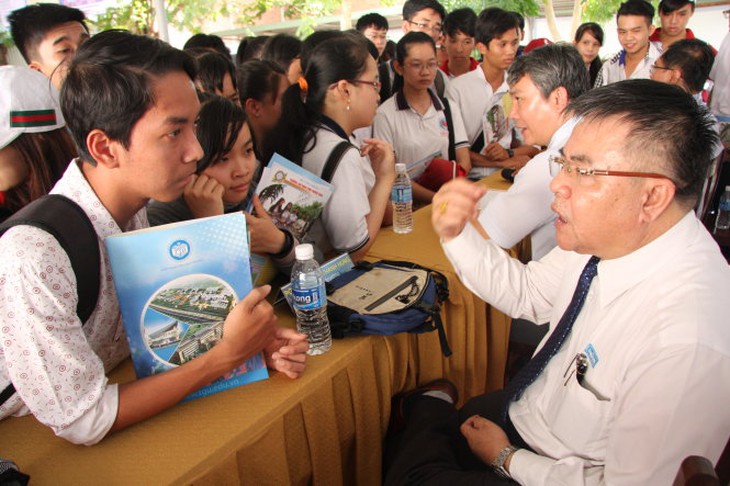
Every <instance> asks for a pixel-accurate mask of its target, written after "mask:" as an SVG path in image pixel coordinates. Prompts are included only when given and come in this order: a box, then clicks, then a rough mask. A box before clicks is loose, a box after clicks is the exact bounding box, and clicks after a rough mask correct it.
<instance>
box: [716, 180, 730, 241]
mask: <svg viewBox="0 0 730 486" xmlns="http://www.w3.org/2000/svg"><path fill="white" fill-rule="evenodd" d="M728 228H730V186H725V192H723V193H722V196H720V205H719V206H718V207H717V219H716V220H715V231H717V230H726V229H728Z"/></svg>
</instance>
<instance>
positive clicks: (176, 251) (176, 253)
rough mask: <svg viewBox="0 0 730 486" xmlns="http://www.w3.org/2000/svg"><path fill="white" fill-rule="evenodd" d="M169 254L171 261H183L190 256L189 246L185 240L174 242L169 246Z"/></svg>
mask: <svg viewBox="0 0 730 486" xmlns="http://www.w3.org/2000/svg"><path fill="white" fill-rule="evenodd" d="M169 253H170V256H171V257H172V259H173V260H178V261H179V260H185V259H186V258H187V257H188V255H190V244H189V243H188V242H187V241H185V240H176V241H174V242H173V243H172V244H171V245H170V250H169Z"/></svg>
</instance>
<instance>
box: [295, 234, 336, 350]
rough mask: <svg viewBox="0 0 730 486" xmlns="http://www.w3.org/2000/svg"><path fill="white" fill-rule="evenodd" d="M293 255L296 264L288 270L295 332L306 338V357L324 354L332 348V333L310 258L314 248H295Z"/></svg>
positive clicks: (324, 294) (319, 277)
mask: <svg viewBox="0 0 730 486" xmlns="http://www.w3.org/2000/svg"><path fill="white" fill-rule="evenodd" d="M294 254H295V256H296V262H294V266H293V267H292V271H291V288H292V298H293V300H294V312H295V314H296V316H297V331H298V332H300V333H302V334H306V335H307V340H308V341H309V351H307V354H310V355H316V354H322V353H326V352H327V351H329V349H330V348H331V347H332V334H331V332H330V323H329V320H328V319H327V291H326V290H325V286H324V276H323V275H322V270H321V269H320V268H319V264H318V263H317V260H315V259H314V248H312V245H311V244H309V243H304V244H302V245H298V246H297V247H296V248H295V249H294Z"/></svg>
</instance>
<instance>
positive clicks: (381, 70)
mask: <svg viewBox="0 0 730 486" xmlns="http://www.w3.org/2000/svg"><path fill="white" fill-rule="evenodd" d="M390 63H391V61H387V62H381V63H380V64H379V65H378V75H379V76H380V83H381V84H380V102H381V103H382V102H384V101H385V100H387V99H388V98H390V95H391V94H393V90H392V86H391V84H390V69H389V65H390Z"/></svg>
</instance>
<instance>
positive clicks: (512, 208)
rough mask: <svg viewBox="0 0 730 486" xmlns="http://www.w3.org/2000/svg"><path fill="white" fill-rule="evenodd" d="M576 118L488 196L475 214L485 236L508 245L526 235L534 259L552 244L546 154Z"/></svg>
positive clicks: (554, 150) (564, 136) (570, 129)
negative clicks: (509, 184) (507, 183)
mask: <svg viewBox="0 0 730 486" xmlns="http://www.w3.org/2000/svg"><path fill="white" fill-rule="evenodd" d="M576 123H578V120H577V119H575V118H571V119H570V120H568V121H566V122H565V123H564V124H563V125H562V126H561V127H560V128H558V130H557V131H556V132H555V133H554V134H553V136H552V138H551V139H550V143H549V144H548V146H547V149H546V150H544V151H543V152H540V153H539V154H537V155H536V156H535V157H533V158H532V159H530V161H529V162H527V164H525V166H524V167H523V168H522V169H521V170H520V171H519V172H518V173H517V176H516V177H515V182H514V184H512V187H510V188H509V190H508V191H506V192H500V193H498V194H496V195H495V196H493V197H491V199H489V202H488V203H487V205H486V207H485V208H484V209H482V211H481V213H480V214H479V222H480V223H481V224H482V226H483V227H484V230H485V231H486V232H487V233H488V234H489V237H490V238H491V239H492V240H494V242H495V243H497V244H498V245H499V246H501V247H502V248H512V247H513V246H514V245H516V244H517V243H519V242H520V240H522V238H524V237H525V236H528V235H529V236H530V243H531V248H532V259H533V260H538V259H540V258H542V257H543V256H545V255H547V254H548V253H549V252H550V250H552V249H553V248H555V245H556V242H555V227H554V226H553V222H554V221H555V213H554V212H553V211H552V210H551V209H550V205H551V204H552V202H553V193H552V191H551V190H550V181H552V175H551V174H550V164H551V162H550V158H551V157H553V156H555V155H558V154H559V151H560V149H561V148H563V146H564V145H565V143H566V142H567V141H568V139H569V138H570V134H571V133H573V128H574V127H575V125H576Z"/></svg>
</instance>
